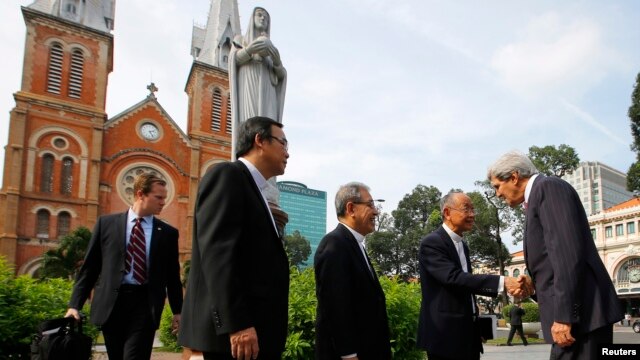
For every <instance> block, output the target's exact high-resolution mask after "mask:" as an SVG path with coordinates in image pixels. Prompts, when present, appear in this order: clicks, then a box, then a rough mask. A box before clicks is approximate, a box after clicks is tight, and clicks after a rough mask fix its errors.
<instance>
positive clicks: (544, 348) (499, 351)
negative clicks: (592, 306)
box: [93, 325, 640, 360]
mask: <svg viewBox="0 0 640 360" xmlns="http://www.w3.org/2000/svg"><path fill="white" fill-rule="evenodd" d="M508 331H509V329H508V328H498V334H497V335H498V337H506V336H507V335H506V334H508ZM616 334H617V335H616ZM616 338H619V339H620V340H616ZM614 342H616V343H621V342H624V343H640V334H634V333H633V330H632V329H631V327H628V326H620V325H615V326H614ZM160 346H162V344H161V343H160V342H159V341H158V339H157V338H156V341H155V342H154V347H160ZM95 350H96V351H95V352H94V356H93V359H94V360H108V359H109V357H108V356H107V354H106V352H105V349H104V346H96V349H95ZM550 351H551V345H549V344H531V345H529V346H526V347H525V346H523V345H522V344H521V343H519V342H514V346H495V345H485V346H484V355H483V356H482V360H513V359H518V360H542V359H548V358H549V352H550ZM151 360H182V354H180V353H168V352H158V351H154V352H153V353H152V354H151ZM300 360H305V359H300Z"/></svg>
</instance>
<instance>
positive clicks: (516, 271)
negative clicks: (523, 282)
mask: <svg viewBox="0 0 640 360" xmlns="http://www.w3.org/2000/svg"><path fill="white" fill-rule="evenodd" d="M518 276H520V270H519V269H515V270H513V277H518Z"/></svg>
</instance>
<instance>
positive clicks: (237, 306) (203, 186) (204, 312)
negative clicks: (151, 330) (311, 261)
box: [178, 117, 289, 359]
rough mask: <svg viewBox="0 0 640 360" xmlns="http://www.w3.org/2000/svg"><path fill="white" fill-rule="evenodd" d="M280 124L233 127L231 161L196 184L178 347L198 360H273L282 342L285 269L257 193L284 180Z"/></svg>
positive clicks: (258, 121) (257, 121) (260, 121)
mask: <svg viewBox="0 0 640 360" xmlns="http://www.w3.org/2000/svg"><path fill="white" fill-rule="evenodd" d="M287 145H288V143H287V139H286V138H285V135H284V132H283V131H282V124H280V123H278V122H276V121H273V120H271V119H268V118H264V117H254V118H251V119H249V120H247V121H245V122H244V123H242V124H241V125H240V129H239V135H238V143H237V147H236V148H237V154H236V156H237V157H238V160H237V161H235V162H227V163H221V164H217V165H215V166H214V167H213V168H212V169H211V170H209V171H208V172H207V173H206V175H205V176H204V177H203V178H202V180H201V181H200V186H199V188H198V194H197V199H196V205H195V213H194V215H195V218H194V222H193V247H192V253H191V270H190V272H189V279H188V284H187V292H186V295H185V303H184V307H183V309H182V325H181V327H180V334H179V338H178V341H179V343H180V344H181V345H183V346H186V347H189V348H191V349H194V350H199V351H202V352H203V353H204V358H205V359H232V358H238V359H256V358H257V359H280V357H281V353H282V352H283V350H284V345H285V342H286V338H287V319H288V316H287V311H288V296H289V262H288V260H287V255H286V253H285V250H284V246H283V243H282V240H281V238H280V235H279V234H278V231H277V229H276V225H275V221H274V219H273V216H272V214H271V211H270V210H269V207H268V205H267V201H266V199H265V197H264V194H263V193H262V192H261V189H263V188H265V187H266V184H267V180H268V179H269V178H271V177H273V176H276V175H282V174H284V169H285V167H286V165H287V159H288V158H289V153H288V151H287V150H288V147H287Z"/></svg>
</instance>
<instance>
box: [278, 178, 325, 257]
mask: <svg viewBox="0 0 640 360" xmlns="http://www.w3.org/2000/svg"><path fill="white" fill-rule="evenodd" d="M278 190H280V207H281V208H282V209H283V210H284V211H285V212H287V214H289V222H288V223H287V225H286V227H285V229H284V232H285V235H290V234H292V233H293V232H294V231H296V230H298V231H299V232H300V234H301V235H302V236H304V237H305V238H306V239H307V240H309V242H310V243H311V254H310V255H309V258H308V259H307V265H312V264H313V256H314V255H315V253H316V249H317V248H318V244H320V240H322V237H323V236H324V235H325V234H326V232H327V193H326V192H325V191H322V190H314V189H309V188H308V187H307V186H306V185H304V184H301V183H298V182H294V181H279V182H278Z"/></svg>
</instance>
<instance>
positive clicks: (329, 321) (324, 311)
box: [314, 182, 391, 360]
mask: <svg viewBox="0 0 640 360" xmlns="http://www.w3.org/2000/svg"><path fill="white" fill-rule="evenodd" d="M335 206H336V212H337V215H338V221H339V222H340V224H338V226H337V227H336V229H335V230H333V231H332V232H330V233H329V234H327V235H325V237H324V238H323V239H322V241H320V244H319V245H318V249H317V250H316V255H315V259H314V265H315V277H316V296H317V297H318V307H317V319H316V359H319V360H333V359H341V358H342V359H360V360H367V359H375V360H384V359H390V358H391V343H390V340H389V324H388V320H387V308H386V304H385V297H384V292H383V291H382V288H381V287H380V283H379V282H378V277H377V275H376V272H375V270H374V269H373V267H372V265H371V262H370V261H369V258H368V257H367V255H366V252H365V249H364V237H365V235H367V234H369V233H371V232H373V231H374V229H375V221H376V216H378V210H377V209H376V206H375V203H374V200H373V199H372V197H371V194H370V193H369V188H368V187H367V186H366V185H364V184H362V183H356V182H352V183H349V184H346V185H343V186H341V187H340V189H339V190H338V192H337V193H336V200H335Z"/></svg>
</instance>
